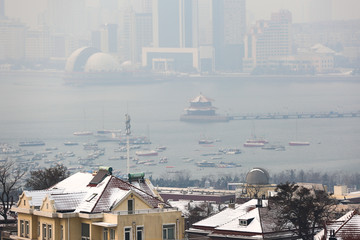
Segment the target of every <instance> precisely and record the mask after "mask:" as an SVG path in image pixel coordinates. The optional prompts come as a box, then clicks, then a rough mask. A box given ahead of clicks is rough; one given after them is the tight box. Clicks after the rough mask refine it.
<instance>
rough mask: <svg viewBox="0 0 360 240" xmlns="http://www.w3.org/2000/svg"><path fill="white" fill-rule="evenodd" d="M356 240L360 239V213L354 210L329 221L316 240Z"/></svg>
mask: <svg viewBox="0 0 360 240" xmlns="http://www.w3.org/2000/svg"><path fill="white" fill-rule="evenodd" d="M328 239H330V240H355V239H360V214H359V212H358V211H356V210H353V211H349V212H348V213H346V214H345V215H344V216H342V217H341V218H339V219H337V220H335V221H329V222H327V224H326V225H325V228H324V229H323V230H322V231H320V232H319V233H318V234H317V235H316V236H315V238H314V240H328Z"/></svg>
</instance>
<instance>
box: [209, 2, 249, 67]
mask: <svg viewBox="0 0 360 240" xmlns="http://www.w3.org/2000/svg"><path fill="white" fill-rule="evenodd" d="M245 3H246V2H245V0H213V6H212V12H213V19H212V23H213V46H214V49H215V69H216V70H221V71H240V70H241V68H242V57H243V39H244V35H245V32H246V11H245V7H246V6H245V5H246V4H245Z"/></svg>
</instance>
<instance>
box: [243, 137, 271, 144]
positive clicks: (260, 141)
mask: <svg viewBox="0 0 360 240" xmlns="http://www.w3.org/2000/svg"><path fill="white" fill-rule="evenodd" d="M246 142H247V143H264V144H265V143H268V142H269V141H268V140H266V139H264V138H252V139H248V140H246Z"/></svg>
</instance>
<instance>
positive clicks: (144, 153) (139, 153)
mask: <svg viewBox="0 0 360 240" xmlns="http://www.w3.org/2000/svg"><path fill="white" fill-rule="evenodd" d="M135 154H136V155H137V156H157V155H158V152H157V151H154V150H149V151H136V152H135Z"/></svg>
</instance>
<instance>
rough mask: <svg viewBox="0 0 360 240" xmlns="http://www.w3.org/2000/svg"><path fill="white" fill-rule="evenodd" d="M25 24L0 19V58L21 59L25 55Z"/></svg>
mask: <svg viewBox="0 0 360 240" xmlns="http://www.w3.org/2000/svg"><path fill="white" fill-rule="evenodd" d="M25 35H26V26H25V25H24V24H21V23H19V22H16V21H13V20H9V19H5V18H4V19H0V60H22V59H24V57H25Z"/></svg>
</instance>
